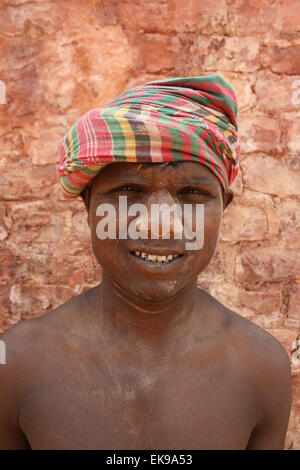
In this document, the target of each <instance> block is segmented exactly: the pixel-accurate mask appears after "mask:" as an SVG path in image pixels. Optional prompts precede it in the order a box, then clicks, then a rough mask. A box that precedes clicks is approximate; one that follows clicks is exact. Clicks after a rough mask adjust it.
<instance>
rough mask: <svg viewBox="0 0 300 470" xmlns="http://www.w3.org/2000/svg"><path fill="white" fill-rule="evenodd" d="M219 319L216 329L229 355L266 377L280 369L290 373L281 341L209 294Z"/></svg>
mask: <svg viewBox="0 0 300 470" xmlns="http://www.w3.org/2000/svg"><path fill="white" fill-rule="evenodd" d="M207 295H208V298H209V301H210V302H212V304H213V305H214V308H215V310H216V312H218V318H219V330H218V332H223V333H222V334H223V335H224V338H225V337H226V341H227V344H228V347H229V350H231V351H232V353H233V354H236V355H238V357H239V358H240V362H241V363H244V364H245V365H247V367H248V370H249V371H250V370H253V372H254V373H255V374H257V375H259V374H261V376H262V378H263V377H268V376H270V375H272V374H277V373H278V372H280V371H283V373H284V374H285V375H289V374H290V358H289V355H288V353H287V351H286V350H285V348H284V347H283V346H282V344H281V343H280V342H279V341H278V340H277V339H276V338H275V337H274V336H273V335H272V334H271V333H269V332H268V331H266V330H264V329H263V328H262V327H260V326H259V325H257V324H256V323H254V322H252V321H250V320H249V319H247V318H245V317H243V316H241V315H240V314H238V313H236V312H234V311H232V310H230V309H229V308H227V307H225V306H224V305H223V304H222V303H220V302H219V301H217V300H216V299H215V298H214V297H212V296H210V295H209V294H207Z"/></svg>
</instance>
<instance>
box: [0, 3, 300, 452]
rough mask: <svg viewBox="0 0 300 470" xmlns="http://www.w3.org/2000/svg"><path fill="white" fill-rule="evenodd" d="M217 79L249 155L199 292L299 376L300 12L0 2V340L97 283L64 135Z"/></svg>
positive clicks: (296, 439)
mask: <svg viewBox="0 0 300 470" xmlns="http://www.w3.org/2000/svg"><path fill="white" fill-rule="evenodd" d="M209 73H219V74H221V75H222V76H224V78H226V79H227V80H228V81H229V82H230V83H231V84H232V86H233V87H234V89H235V90H236V93H237V96H238V100H239V105H240V114H239V125H240V135H241V147H242V155H241V172H240V175H239V177H238V179H237V181H236V182H235V183H234V188H233V189H234V190H235V194H236V197H235V201H234V203H233V204H232V206H231V207H230V208H229V209H228V211H227V213H226V214H225V217H224V224H223V232H222V233H223V235H222V240H221V243H220V246H219V250H218V252H217V254H216V256H215V258H214V260H213V261H212V263H211V265H210V266H209V267H208V268H207V269H206V271H205V273H203V274H202V275H201V276H200V279H199V283H200V285H201V286H202V287H204V288H205V289H208V290H209V291H210V292H211V293H212V294H213V295H215V296H216V297H217V298H218V299H219V300H220V301H222V302H224V303H225V304H226V305H227V306H229V307H230V308H232V309H234V310H235V311H236V312H238V313H240V314H241V315H243V316H245V317H247V318H249V319H251V320H253V321H254V322H255V323H257V324H258V325H261V326H262V327H263V328H265V329H266V330H268V331H269V332H270V333H271V334H272V335H273V336H275V337H276V338H278V339H279V340H280V341H281V343H282V344H283V345H284V346H285V348H286V349H287V351H288V352H289V353H290V354H291V362H293V361H292V352H293V351H295V349H296V346H295V344H294V345H293V343H294V342H295V341H296V340H297V338H299V303H300V302H299V301H300V274H299V263H300V261H299V251H300V237H299V225H300V206H299V196H300V178H299V169H300V137H299V134H300V119H299V118H300V2H299V1H298V0H284V1H283V0H227V1H226V0H214V1H209V2H208V1H206V0H135V1H133V0H124V1H115V0H111V1H105V0H103V1H96V0H71V1H70V0H60V1H43V0H31V1H30V2H29V1H26V0H2V2H1V6H0V80H1V82H0V103H1V104H0V121H1V127H0V139H1V144H0V167H1V171H0V240H1V247H0V260H1V261H0V308H1V310H0V319H1V325H2V328H3V329H6V328H9V327H10V326H11V325H13V324H14V323H16V322H18V321H20V320H21V319H22V318H28V317H31V316H36V315H40V314H43V313H45V312H48V311H49V310H51V309H53V308H54V307H55V306H57V305H59V304H61V303H63V302H64V301H66V300H68V299H69V298H70V297H72V296H74V295H76V294H79V293H81V292H83V291H84V290H85V289H87V288H89V287H91V286H94V285H95V283H98V282H99V280H100V279H101V274H100V270H99V268H98V267H97V266H96V263H95V262H94V259H93V257H92V252H91V248H90V242H89V232H88V227H87V223H86V215H85V211H84V208H83V203H82V202H81V201H72V202H65V201H64V200H63V199H62V197H61V195H60V192H59V188H58V184H57V177H56V174H55V164H56V161H57V149H58V144H59V142H60V140H61V138H62V136H63V135H64V133H65V131H66V130H68V128H69V126H70V125H71V124H72V123H73V122H74V121H75V120H76V119H77V118H78V117H79V116H80V115H81V114H83V113H84V112H86V111H87V110H89V109H90V108H92V107H99V106H102V105H104V104H106V103H107V102H109V101H110V100H112V99H113V98H114V97H115V96H117V95H118V94H119V93H121V92H122V91H124V90H125V89H126V88H128V87H130V86H133V85H137V84H140V83H143V82H146V81H149V80H155V79H160V78H164V77H167V76H176V75H177V76H179V75H185V76H191V75H198V74H209ZM5 88H6V89H5ZM5 103H6V104H5ZM293 357H294V363H292V370H293V380H294V392H293V393H294V394H293V412H292V415H291V420H290V425H289V432H288V438H287V443H286V447H287V448H294V449H296V448H298V449H299V448H300V423H299V419H300V418H299V414H300V387H299V385H300V374H299V372H300V363H299V364H297V357H296V353H294V356H293ZM299 359H300V355H299Z"/></svg>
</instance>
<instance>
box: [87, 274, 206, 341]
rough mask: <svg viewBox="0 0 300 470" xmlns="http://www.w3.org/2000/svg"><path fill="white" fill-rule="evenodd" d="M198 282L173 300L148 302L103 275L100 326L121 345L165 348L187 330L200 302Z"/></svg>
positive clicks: (97, 292) (99, 297)
mask: <svg viewBox="0 0 300 470" xmlns="http://www.w3.org/2000/svg"><path fill="white" fill-rule="evenodd" d="M197 292H198V289H197V279H195V280H194V281H193V282H191V283H190V284H189V285H187V286H186V287H185V288H184V289H182V290H181V291H180V292H178V293H177V294H176V295H174V296H173V297H171V298H167V299H165V300H162V301H156V302H149V301H145V300H142V299H140V298H138V297H136V296H134V295H133V294H131V293H129V292H127V291H125V290H124V289H122V288H121V287H120V286H119V285H118V284H116V283H115V282H114V281H112V280H111V278H109V277H108V276H107V275H106V274H105V273H103V277H102V283H101V284H100V285H99V286H98V287H97V288H96V289H95V295H96V302H97V308H96V312H97V315H98V320H99V326H100V327H101V328H104V329H105V332H106V333H109V335H110V336H111V337H112V338H115V339H116V340H117V341H118V342H121V343H124V344H126V343H128V344H138V343H139V344H143V345H145V347H146V346H149V347H152V346H154V345H155V347H156V348H158V349H159V346H161V347H162V348H164V347H165V346H166V345H167V344H168V343H170V342H173V341H174V340H176V338H177V337H179V336H182V335H183V334H184V333H185V331H187V330H188V328H189V325H190V319H191V317H192V315H193V314H194V311H195V306H196V302H197Z"/></svg>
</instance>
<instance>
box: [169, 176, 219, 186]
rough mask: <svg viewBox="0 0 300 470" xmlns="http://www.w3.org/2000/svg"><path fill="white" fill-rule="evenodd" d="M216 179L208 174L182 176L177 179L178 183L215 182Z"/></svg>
mask: <svg viewBox="0 0 300 470" xmlns="http://www.w3.org/2000/svg"><path fill="white" fill-rule="evenodd" d="M213 183H214V180H212V178H209V177H207V176H195V177H193V178H182V179H178V180H177V181H176V184H213Z"/></svg>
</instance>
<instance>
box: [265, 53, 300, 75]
mask: <svg viewBox="0 0 300 470" xmlns="http://www.w3.org/2000/svg"><path fill="white" fill-rule="evenodd" d="M262 62H263V65H264V67H268V68H270V69H271V70H272V72H275V73H284V74H287V75H300V46H290V47H282V48H280V47H278V46H274V47H272V48H270V50H267V51H266V52H265V54H264V55H263V57H262Z"/></svg>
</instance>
